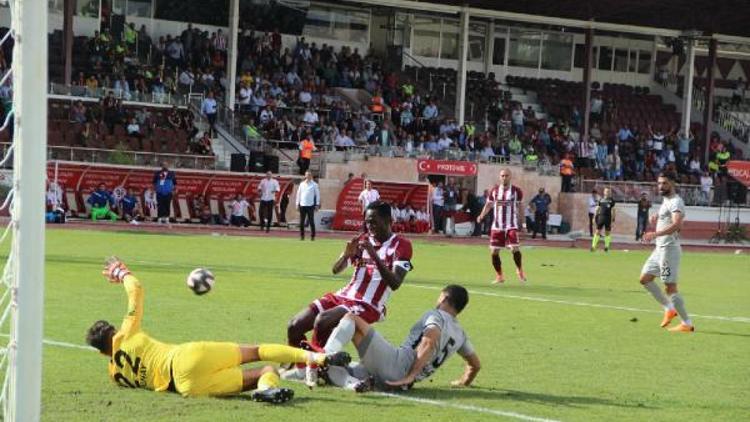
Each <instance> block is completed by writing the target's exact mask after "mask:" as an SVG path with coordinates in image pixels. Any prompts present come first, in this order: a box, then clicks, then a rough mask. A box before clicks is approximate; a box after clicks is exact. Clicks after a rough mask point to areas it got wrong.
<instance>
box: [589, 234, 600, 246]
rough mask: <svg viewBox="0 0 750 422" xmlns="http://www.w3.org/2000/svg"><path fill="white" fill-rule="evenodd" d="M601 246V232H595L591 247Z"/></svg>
mask: <svg viewBox="0 0 750 422" xmlns="http://www.w3.org/2000/svg"><path fill="white" fill-rule="evenodd" d="M597 246H599V233H594V238H593V239H591V249H596V247H597Z"/></svg>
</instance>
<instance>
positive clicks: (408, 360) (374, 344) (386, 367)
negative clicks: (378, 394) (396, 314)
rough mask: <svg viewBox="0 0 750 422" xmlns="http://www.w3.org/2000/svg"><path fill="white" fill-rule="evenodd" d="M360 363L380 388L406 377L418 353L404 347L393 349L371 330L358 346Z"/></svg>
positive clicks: (378, 334)
mask: <svg viewBox="0 0 750 422" xmlns="http://www.w3.org/2000/svg"><path fill="white" fill-rule="evenodd" d="M357 352H358V353H359V359H360V363H361V364H362V365H363V366H364V367H365V368H366V369H367V372H369V373H370V375H372V376H374V377H375V382H376V384H377V385H378V386H379V387H381V388H382V387H384V386H385V381H398V380H400V379H402V378H404V377H405V376H406V374H408V373H409V370H410V369H411V365H412V363H413V362H414V358H415V357H416V352H414V350H412V349H408V348H404V347H398V348H396V347H393V345H391V344H390V343H389V342H388V341H387V340H386V339H384V338H383V336H381V335H380V333H378V332H377V331H375V330H374V329H372V328H370V331H369V332H368V333H367V334H366V335H365V337H364V338H363V339H362V341H360V342H359V345H357Z"/></svg>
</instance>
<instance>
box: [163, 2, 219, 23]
mask: <svg viewBox="0 0 750 422" xmlns="http://www.w3.org/2000/svg"><path fill="white" fill-rule="evenodd" d="M153 3H154V18H156V19H164V20H169V21H177V22H192V23H193V26H196V25H198V26H200V25H215V26H227V24H228V22H229V2H228V1H226V0H201V1H185V0H154V1H153Z"/></svg>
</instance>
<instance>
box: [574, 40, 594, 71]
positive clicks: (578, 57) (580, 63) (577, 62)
mask: <svg viewBox="0 0 750 422" xmlns="http://www.w3.org/2000/svg"><path fill="white" fill-rule="evenodd" d="M597 53H598V49H597V48H596V47H591V66H592V68H596V57H597ZM585 64H586V45H585V44H576V46H575V51H574V53H573V66H574V67H576V68H581V69H582V68H583V67H584V65H585Z"/></svg>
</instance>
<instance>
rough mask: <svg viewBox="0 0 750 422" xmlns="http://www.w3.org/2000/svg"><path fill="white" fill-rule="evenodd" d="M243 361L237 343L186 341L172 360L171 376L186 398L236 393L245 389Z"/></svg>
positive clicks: (178, 348) (178, 389) (178, 347)
mask: <svg viewBox="0 0 750 422" xmlns="http://www.w3.org/2000/svg"><path fill="white" fill-rule="evenodd" d="M241 363H242V355H241V352H240V346H239V345H238V344H237V343H219V342H210V341H200V342H194V343H185V344H181V345H179V346H177V350H176V351H175V355H174V358H173V359H172V379H174V385H175V388H176V389H177V391H178V392H179V393H180V394H182V395H183V396H184V397H200V396H227V395H232V394H237V393H240V392H242V368H241V367H240V364H241Z"/></svg>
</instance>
